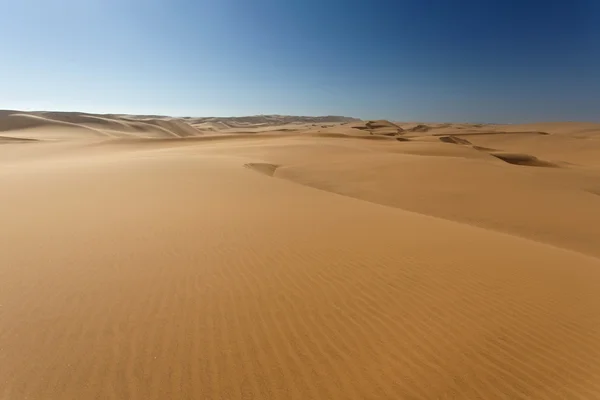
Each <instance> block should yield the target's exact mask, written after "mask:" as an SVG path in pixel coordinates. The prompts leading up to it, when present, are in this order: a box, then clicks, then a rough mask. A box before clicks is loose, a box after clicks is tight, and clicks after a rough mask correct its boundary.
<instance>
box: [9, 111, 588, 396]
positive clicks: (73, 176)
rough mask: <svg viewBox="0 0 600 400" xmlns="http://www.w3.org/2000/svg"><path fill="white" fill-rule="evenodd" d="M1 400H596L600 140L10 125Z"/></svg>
mask: <svg viewBox="0 0 600 400" xmlns="http://www.w3.org/2000/svg"><path fill="white" fill-rule="evenodd" d="M0 222H1V225H0V399H30V400H38V399H39V400H42V399H43V400H47V399H135V400H137V399H140V400H142V399H143V400H151V399H298V400H304V399H598V398H600V259H599V258H600V124H575V123H555V124H536V125H521V126H517V125H510V126H501V125H474V124H425V123H403V124H396V123H390V122H387V121H371V122H360V121H351V120H342V119H336V118H330V119H327V118H324V119H312V120H311V119H293V118H289V117H279V116H271V117H249V118H247V119H216V118H214V119H174V118H164V117H155V116H145V117H144V116H137V117H135V116H118V115H88V114H79V113H22V112H16V111H0Z"/></svg>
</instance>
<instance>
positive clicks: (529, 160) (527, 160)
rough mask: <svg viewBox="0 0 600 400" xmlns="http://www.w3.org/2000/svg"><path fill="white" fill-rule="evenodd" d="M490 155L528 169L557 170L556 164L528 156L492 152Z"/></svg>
mask: <svg viewBox="0 0 600 400" xmlns="http://www.w3.org/2000/svg"><path fill="white" fill-rule="evenodd" d="M490 155H492V156H494V157H496V158H499V159H500V160H502V161H504V162H507V163H509V164H514V165H525V166H529V167H550V168H558V167H559V166H558V165H557V164H554V163H551V162H548V161H543V160H540V159H539V158H537V157H534V156H532V155H530V154H518V153H502V152H492V153H490Z"/></svg>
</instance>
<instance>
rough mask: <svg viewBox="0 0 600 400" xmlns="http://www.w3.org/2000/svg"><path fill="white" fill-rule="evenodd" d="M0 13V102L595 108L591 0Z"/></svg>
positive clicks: (561, 113)
mask: <svg viewBox="0 0 600 400" xmlns="http://www.w3.org/2000/svg"><path fill="white" fill-rule="evenodd" d="M0 22H1V23H0V34H2V37H3V38H7V39H8V40H3V41H2V43H0V50H1V51H2V54H4V56H5V61H4V62H3V63H2V64H1V65H0V74H1V75H2V76H3V79H2V83H1V84H0V93H2V95H1V96H0V109H9V110H23V111H34V110H38V111H40V110H44V111H79V112H88V113H101V114H111V113H112V114H143V115H170V116H191V117H202V116H246V115H260V114H263V115H271V114H279V115H340V116H348V117H356V118H361V119H389V120H396V121H440V122H442V121H443V122H461V121H472V122H492V123H525V122H537V121H590V122H592V121H600V114H599V113H598V105H599V104H600V77H599V76H598V75H599V74H598V72H597V71H600V49H599V48H598V46H597V45H596V44H597V43H598V40H600V7H599V4H598V2H593V1H591V0H589V1H588V0H580V1H575V2H571V3H570V4H565V3H564V2H558V1H549V2H548V1H546V2H541V1H532V0H529V1H523V2H512V1H509V2H506V1H505V2H497V1H492V2H487V4H482V3H481V2H476V1H474V0H460V1H458V2H447V1H434V2H431V3H428V4H423V3H422V2H419V1H415V0H411V1H403V2H389V1H375V2H369V3H363V2H350V3H348V2H342V1H340V0H332V1H327V2H325V3H321V2H316V0H310V1H303V2H297V1H293V2H286V3H285V4H283V3H280V2H276V1H274V0H259V1H256V2H253V3H252V4H251V5H248V4H247V3H244V2H241V1H240V0H228V1H222V2H218V3H215V2H207V1H203V2H192V1H189V0H182V1H166V0H153V1H147V2H141V1H139V0H125V1H115V0H108V1H102V2H101V1H86V2H78V1H74V0H70V1H65V2H61V3H60V4H48V3H47V2H42V1H41V0H26V1H22V2H12V3H8V4H5V5H4V12H3V13H2V16H0Z"/></svg>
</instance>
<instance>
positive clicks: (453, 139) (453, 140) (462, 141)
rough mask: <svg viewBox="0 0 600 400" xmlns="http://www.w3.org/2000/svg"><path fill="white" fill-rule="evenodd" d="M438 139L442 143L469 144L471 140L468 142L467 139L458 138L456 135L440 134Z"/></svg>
mask: <svg viewBox="0 0 600 400" xmlns="http://www.w3.org/2000/svg"><path fill="white" fill-rule="evenodd" d="M439 139H440V141H441V142H444V143H452V144H461V145H471V142H469V141H468V140H467V139H462V138H460V137H458V136H454V135H448V136H440V137H439Z"/></svg>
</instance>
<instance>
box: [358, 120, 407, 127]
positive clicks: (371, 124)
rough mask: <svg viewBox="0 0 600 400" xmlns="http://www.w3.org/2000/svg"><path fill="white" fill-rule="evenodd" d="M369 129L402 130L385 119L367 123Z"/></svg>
mask: <svg viewBox="0 0 600 400" xmlns="http://www.w3.org/2000/svg"><path fill="white" fill-rule="evenodd" d="M366 125H367V127H368V128H369V129H379V128H400V127H399V126H398V125H396V124H394V123H393V122H390V121H387V120H384V119H380V120H377V121H368V122H367V123H366ZM400 129H401V128H400Z"/></svg>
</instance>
